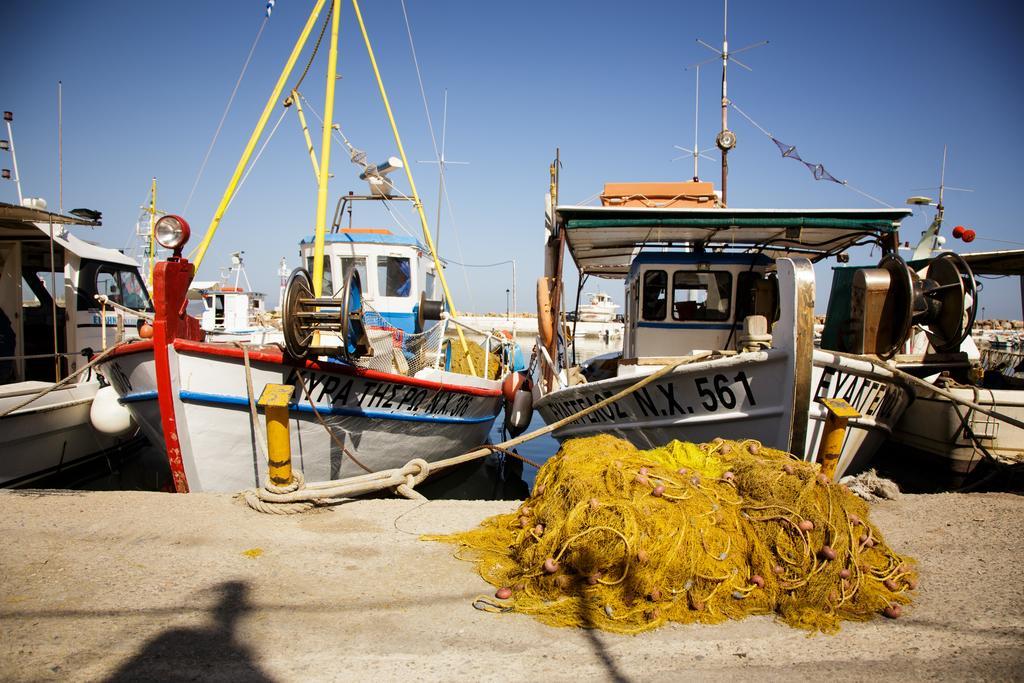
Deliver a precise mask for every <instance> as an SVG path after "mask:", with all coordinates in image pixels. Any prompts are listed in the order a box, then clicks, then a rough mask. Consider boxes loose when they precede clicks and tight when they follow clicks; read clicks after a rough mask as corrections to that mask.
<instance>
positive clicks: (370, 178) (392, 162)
mask: <svg viewBox="0 0 1024 683" xmlns="http://www.w3.org/2000/svg"><path fill="white" fill-rule="evenodd" d="M403 168H405V165H404V164H402V160H401V159H399V158H398V157H388V158H387V160H385V161H384V162H383V163H380V164H377V165H376V166H367V167H366V170H365V171H363V172H362V173H360V174H359V179H360V180H365V181H366V182H367V183H369V184H370V194H372V195H375V196H378V197H390V196H391V188H392V187H393V185H392V184H391V181H390V180H388V179H387V176H388V174H389V173H393V172H395V171H398V170H401V169H403Z"/></svg>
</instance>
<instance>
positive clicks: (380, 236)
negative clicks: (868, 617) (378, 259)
mask: <svg viewBox="0 0 1024 683" xmlns="http://www.w3.org/2000/svg"><path fill="white" fill-rule="evenodd" d="M314 240H315V237H314V236H313V235H310V236H309V237H305V238H303V239H302V241H301V242H300V244H313V242H314ZM324 241H325V242H326V243H328V244H332V243H341V244H393V245H397V246H404V247H417V248H419V249H421V250H424V251H425V250H426V247H424V246H423V245H422V244H420V242H419V241H418V240H416V239H413V238H412V237H409V236H408V235H395V234H394V233H392V232H391V231H390V230H386V229H383V228H354V229H353V228H349V229H346V230H340V231H339V232H329V233H327V234H326V235H324Z"/></svg>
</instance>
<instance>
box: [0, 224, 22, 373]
mask: <svg viewBox="0 0 1024 683" xmlns="http://www.w3.org/2000/svg"><path fill="white" fill-rule="evenodd" d="M21 317H22V316H21V251H20V250H19V249H18V243H17V242H0V384H8V383H10V382H17V381H20V380H21V379H22V378H23V377H24V376H25V361H24V360H23V359H22V358H21V356H22V355H23V353H24V352H23V348H24V335H23V330H22V324H21Z"/></svg>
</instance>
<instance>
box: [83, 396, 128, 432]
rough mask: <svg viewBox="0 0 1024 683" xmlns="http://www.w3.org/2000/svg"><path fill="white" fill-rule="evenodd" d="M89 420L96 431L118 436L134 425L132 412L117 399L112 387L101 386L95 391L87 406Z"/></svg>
mask: <svg viewBox="0 0 1024 683" xmlns="http://www.w3.org/2000/svg"><path fill="white" fill-rule="evenodd" d="M89 421H90V422H92V426H93V427H94V428H95V429H96V431H99V432H102V433H103V434H109V435H110V436H120V435H121V434H125V433H127V432H128V431H130V430H131V429H132V428H134V427H135V422H134V421H133V420H132V414H131V413H130V412H129V411H128V409H127V408H125V407H124V406H123V405H122V404H121V403H120V402H119V401H118V400H117V392H116V391H114V387H103V388H101V389H100V390H99V391H97V392H96V397H95V398H93V400H92V407H90V408H89Z"/></svg>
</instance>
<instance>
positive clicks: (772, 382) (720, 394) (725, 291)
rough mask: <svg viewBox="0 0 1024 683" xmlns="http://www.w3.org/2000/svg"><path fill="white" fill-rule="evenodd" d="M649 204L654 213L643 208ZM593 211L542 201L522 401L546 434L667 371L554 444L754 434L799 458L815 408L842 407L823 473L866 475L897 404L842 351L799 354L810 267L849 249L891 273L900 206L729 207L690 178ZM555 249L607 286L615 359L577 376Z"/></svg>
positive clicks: (615, 194)
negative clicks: (533, 378)
mask: <svg viewBox="0 0 1024 683" xmlns="http://www.w3.org/2000/svg"><path fill="white" fill-rule="evenodd" d="M552 185H553V187H554V188H557V180H556V179H554V178H553V182H552ZM556 196H557V195H556ZM655 200H657V201H658V203H659V206H656V207H652V206H650V204H651V202H652V201H655ZM601 202H602V205H601V206H571V205H568V206H559V205H557V204H556V203H555V202H554V201H552V202H550V204H549V206H551V209H550V211H549V213H548V216H547V240H546V244H547V258H546V263H548V264H549V265H550V266H552V270H550V271H549V274H548V275H547V276H546V277H545V278H542V280H541V281H540V282H539V283H538V300H539V301H541V302H542V303H541V310H540V317H541V319H542V320H547V321H548V322H547V323H544V322H542V323H541V335H540V340H539V344H538V356H539V358H540V359H541V363H540V365H539V377H538V381H537V382H536V383H535V387H536V392H537V396H536V397H535V403H534V405H535V407H536V409H537V410H539V411H540V414H541V415H542V416H543V418H544V420H545V421H546V422H548V423H549V424H550V423H553V422H555V421H558V420H561V419H563V418H566V417H569V416H571V415H572V414H573V413H575V412H576V411H578V410H580V409H581V408H584V407H587V406H590V405H593V404H595V403H597V402H599V401H601V400H603V399H607V398H610V397H612V396H614V395H615V394H617V393H618V392H620V391H622V390H624V389H627V388H628V387H630V386H631V385H633V384H635V383H636V382H637V381H638V380H639V379H641V378H643V377H644V376H645V375H650V374H653V373H655V372H657V371H659V370H663V369H665V368H667V367H668V366H674V369H672V371H671V372H669V373H668V374H666V375H664V376H663V377H661V378H660V379H658V380H656V381H654V382H652V383H651V384H650V385H648V386H646V387H644V388H642V389H640V390H639V391H636V392H635V393H633V394H631V395H630V396H628V397H626V398H624V399H622V400H620V401H617V402H615V403H613V404H611V405H610V406H608V407H606V408H604V409H603V410H601V411H598V412H596V413H594V414H592V415H590V416H588V417H586V418H584V419H581V420H577V421H574V422H571V423H570V424H567V425H564V426H562V427H560V428H559V429H557V430H555V432H554V436H555V437H556V438H558V439H560V440H561V439H566V438H569V437H573V436H583V435H588V434H594V433H598V432H611V433H615V434H618V435H621V436H623V437H624V438H627V439H628V440H630V441H632V442H633V443H635V444H637V445H638V446H641V447H645V448H649V447H653V446H656V445H662V444H664V443H667V442H668V441H671V440H672V439H681V440H686V441H697V442H699V441H709V440H711V439H713V438H715V437H722V438H754V439H758V440H760V441H762V442H763V443H765V444H768V445H771V446H773V447H776V448H782V449H784V450H789V451H791V452H793V453H796V454H798V455H801V456H803V457H804V458H806V459H814V458H815V457H816V455H817V452H818V446H819V443H820V440H821V437H822V432H823V427H824V423H825V418H826V414H827V410H828V409H827V407H826V405H825V403H826V402H824V401H823V399H832V398H843V399H845V400H846V401H847V402H848V403H849V404H850V405H851V406H852V407H853V408H854V409H855V410H856V412H857V413H859V416H858V417H856V418H853V419H851V420H850V422H849V427H848V429H847V432H846V437H845V441H844V443H843V447H842V452H841V453H840V454H839V456H838V461H837V463H836V469H835V476H837V477H839V476H842V475H843V474H845V473H847V472H851V471H856V470H857V469H859V468H861V467H863V466H864V465H866V464H867V462H868V461H869V460H870V458H871V456H872V455H873V454H874V452H875V450H876V449H877V448H878V446H879V445H880V444H881V443H882V442H883V441H884V439H885V438H886V437H887V436H888V435H889V433H890V431H891V429H892V427H893V425H894V424H895V422H896V421H897V420H898V419H899V417H900V415H901V414H902V413H903V411H904V409H905V408H906V406H907V405H908V403H909V401H910V399H911V396H912V395H911V392H910V389H909V386H908V385H907V384H906V383H905V382H904V381H903V380H901V379H900V378H899V377H897V376H896V374H895V373H894V372H893V371H892V370H891V368H890V367H889V366H888V365H887V364H886V362H885V361H883V360H881V359H879V358H878V357H876V356H874V355H873V351H874V350H875V349H874V348H869V349H866V348H861V349H858V353H857V354H856V355H854V354H849V353H842V352H839V351H837V350H834V349H831V350H830V349H829V348H827V347H826V348H815V347H814V270H813V266H812V263H813V262H816V261H821V260H823V259H825V258H827V257H829V256H833V255H835V254H838V253H842V252H843V251H844V250H845V249H847V248H848V247H850V246H852V245H853V244H857V243H863V242H865V241H871V242H874V243H877V244H878V245H879V246H881V247H882V248H883V250H885V251H886V252H887V253H888V254H891V256H887V258H890V259H891V260H893V262H894V263H895V260H897V259H898V260H899V262H902V260H901V259H899V257H898V256H895V254H894V251H895V248H896V245H898V226H899V223H900V221H901V220H902V219H903V218H905V217H906V216H907V215H909V214H910V211H909V210H906V209H876V210H871V209H831V210H829V209H794V210H783V209H731V208H724V207H722V206H720V204H719V203H718V200H717V199H716V193H715V192H714V191H713V190H712V188H711V184H710V183H699V182H685V183H659V184H644V183H635V184H633V183H615V184H609V185H606V186H605V190H604V192H603V193H602V194H601ZM563 245H564V247H565V248H566V249H568V252H569V254H570V255H571V256H572V258H573V260H574V262H575V264H576V267H577V268H578V269H579V271H580V273H582V274H584V275H587V276H596V277H603V278H615V279H621V280H623V282H624V292H625V299H626V309H625V319H626V328H625V334H624V339H623V351H622V353H621V354H619V355H613V356H611V357H608V356H604V357H602V358H601V359H600V361H599V362H595V363H591V364H584V365H583V366H577V365H576V364H575V363H573V361H572V359H571V358H570V357H569V353H568V348H567V347H566V346H565V344H564V343H563V342H562V340H560V338H559V335H557V334H556V333H555V332H556V328H555V327H554V325H553V324H551V321H552V319H553V317H554V315H553V313H552V311H557V310H558V305H559V304H558V301H557V299H556V296H557V294H556V292H557V291H558V289H559V287H558V281H559V279H560V270H559V268H558V264H559V263H560V262H561V260H562V257H561V255H560V253H559V252H560V250H561V249H562V248H563ZM897 290H898V288H896V287H894V288H893V295H896V294H898V291H897ZM887 295H889V294H888V292H885V293H883V297H884V296H887ZM846 301H847V303H849V298H847V300H846ZM868 308H869V310H868V311H867V312H864V311H862V313H861V314H860V316H859V318H858V322H859V325H854V327H857V328H858V329H859V330H860V332H861V338H862V339H861V340H862V341H865V340H864V335H865V334H866V335H867V336H869V337H870V336H871V335H872V329H873V328H872V327H871V326H870V325H866V324H865V321H866V320H868V318H870V317H871V315H872V310H873V308H872V307H868ZM875 314H876V316H877V312H875ZM847 317H848V318H849V316H847ZM876 322H877V321H876ZM875 326H876V327H877V324H876V325H875ZM876 332H877V331H876ZM868 341H870V340H868Z"/></svg>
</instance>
